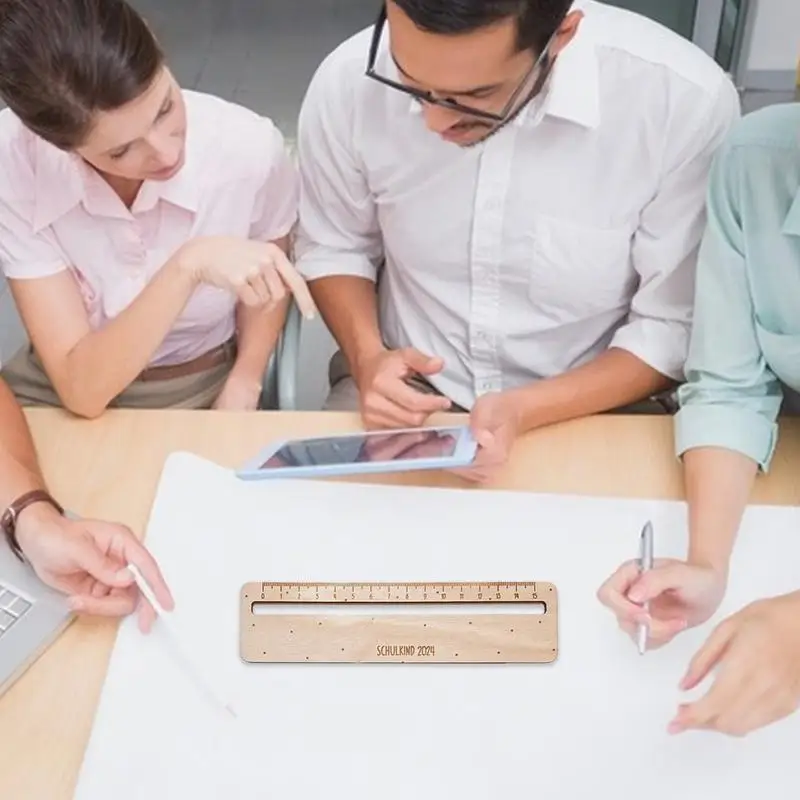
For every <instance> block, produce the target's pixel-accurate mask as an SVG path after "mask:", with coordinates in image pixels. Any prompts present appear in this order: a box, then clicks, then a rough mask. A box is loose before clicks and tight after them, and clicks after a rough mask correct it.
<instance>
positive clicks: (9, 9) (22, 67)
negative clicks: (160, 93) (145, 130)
mask: <svg viewBox="0 0 800 800" xmlns="http://www.w3.org/2000/svg"><path fill="white" fill-rule="evenodd" d="M163 63H164V56H163V53H162V51H161V49H160V47H159V45H158V43H157V42H156V40H155V37H154V36H153V34H152V33H151V32H150V29H149V28H148V27H147V25H146V24H145V22H144V20H143V19H142V18H141V17H140V16H139V14H138V13H137V12H136V11H134V10H133V8H131V6H129V5H128V4H127V3H126V2H125V1H124V0H0V97H2V99H3V100H4V101H5V102H6V104H7V105H8V107H9V108H10V109H11V110H12V111H13V112H14V113H15V114H16V115H17V116H18V117H19V118H20V119H21V121H22V122H23V124H24V125H26V126H27V127H28V128H29V129H30V130H32V131H33V132H34V133H36V134H38V135H39V136H41V137H42V138H43V139H45V140H47V141H48V142H50V143H52V144H54V145H56V146H57V147H60V148H61V149H64V150H72V149H74V148H75V147H78V146H80V145H81V144H82V143H83V142H84V141H85V139H86V137H87V136H88V135H89V132H90V131H91V128H92V122H93V118H94V115H95V114H96V113H97V112H98V111H110V110H113V109H116V108H120V107H121V106H123V105H125V104H126V103H129V102H131V101H132V100H135V99H136V98H137V97H139V96H140V95H141V94H142V93H143V92H144V91H145V90H146V89H147V88H148V87H149V86H151V85H152V83H153V80H154V79H155V78H156V76H157V75H158V72H159V70H160V68H161V66H162V65H163Z"/></svg>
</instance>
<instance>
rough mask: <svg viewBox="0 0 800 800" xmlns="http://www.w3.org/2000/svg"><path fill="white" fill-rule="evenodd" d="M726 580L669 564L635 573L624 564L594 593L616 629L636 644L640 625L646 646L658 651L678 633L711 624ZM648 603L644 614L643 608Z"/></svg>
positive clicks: (690, 566) (706, 571) (679, 563)
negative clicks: (645, 627)
mask: <svg viewBox="0 0 800 800" xmlns="http://www.w3.org/2000/svg"><path fill="white" fill-rule="evenodd" d="M726 584H727V575H726V574H724V573H722V572H718V571H716V570H714V569H712V568H710V567H706V566H701V565H696V564H690V563H687V562H684V561H674V560H671V559H661V560H657V561H656V562H655V564H654V568H653V569H652V570H650V571H648V572H645V573H644V574H640V573H639V565H638V564H637V563H636V562H635V561H629V562H627V563H626V564H623V565H622V566H621V567H620V568H619V569H618V570H617V571H616V572H615V573H614V574H613V575H612V576H611V577H610V578H609V579H608V580H607V581H606V582H605V583H604V584H603V585H602V586H601V587H600V590H599V591H598V593H597V596H598V598H599V600H600V602H601V603H602V604H603V605H605V606H607V607H608V608H609V609H610V610H611V612H612V613H613V614H614V615H615V616H616V618H617V621H618V622H619V625H620V627H621V628H622V630H624V631H625V632H626V633H627V634H628V635H630V636H631V637H633V638H635V636H636V630H637V627H638V625H639V623H645V624H647V625H648V629H649V632H648V640H647V646H648V648H650V649H654V648H658V647H662V646H663V645H665V644H667V643H668V642H670V641H672V639H674V638H675V636H677V635H678V634H679V633H680V632H681V631H684V630H686V629H687V628H692V627H695V626H697V625H701V624H702V623H704V622H706V621H707V620H708V619H710V618H711V617H712V616H713V614H714V612H716V610H717V608H719V605H720V603H721V602H722V599H723V597H724V595H725V588H726ZM645 603H649V611H645V610H644V608H643V606H644V604H645Z"/></svg>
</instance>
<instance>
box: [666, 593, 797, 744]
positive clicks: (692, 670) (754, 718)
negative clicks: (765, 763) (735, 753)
mask: <svg viewBox="0 0 800 800" xmlns="http://www.w3.org/2000/svg"><path fill="white" fill-rule="evenodd" d="M715 669H716V672H717V674H716V677H715V678H714V682H713V685H712V686H711V688H710V689H709V690H708V692H707V693H706V694H705V696H704V697H702V698H700V699H699V700H697V701H695V702H694V703H687V704H685V705H682V706H681V707H680V708H679V710H678V714H677V716H676V717H675V719H674V720H673V722H672V724H671V725H670V727H669V730H670V732H671V733H682V732H684V731H687V730H692V729H697V730H711V731H716V732H719V733H723V734H727V735H729V736H746V735H747V734H749V733H752V732H753V731H755V730H757V729H759V728H763V727H765V726H767V725H770V724H772V723H774V722H777V721H779V720H781V719H784V718H785V717H788V716H789V715H790V714H792V713H794V712H796V711H797V710H798V709H800V592H797V593H794V594H790V595H784V596H782V597H774V598H771V599H767V600H760V601H758V602H756V603H752V604H751V605H749V606H747V607H745V608H744V609H742V610H741V611H739V612H738V613H737V614H734V615H733V616H731V617H729V618H728V619H726V620H725V621H724V622H722V623H721V624H720V625H719V626H717V628H716V629H715V630H714V632H713V633H712V634H711V636H710V637H709V638H708V640H707V641H706V643H705V645H704V646H703V647H702V648H701V649H700V650H699V652H698V653H697V655H696V656H695V657H694V659H693V660H692V663H691V665H690V666H689V670H688V672H687V673H686V676H685V678H684V679H683V681H682V683H681V688H682V689H684V690H687V691H688V690H691V689H694V688H695V687H696V686H698V685H699V684H700V683H701V682H702V681H703V680H704V679H705V678H706V677H707V676H708V675H709V674H710V673H711V671H712V670H715Z"/></svg>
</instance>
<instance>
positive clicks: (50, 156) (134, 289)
mask: <svg viewBox="0 0 800 800" xmlns="http://www.w3.org/2000/svg"><path fill="white" fill-rule="evenodd" d="M183 95H184V98H185V101H186V114H187V137H186V161H185V165H184V167H183V168H182V169H181V171H180V172H179V173H178V174H177V175H176V176H175V177H173V178H171V179H169V180H167V181H163V182H156V181H146V182H145V183H144V184H143V186H142V189H141V191H140V193H139V195H138V197H137V198H136V201H135V203H134V205H133V206H132V207H131V208H130V209H128V208H126V207H125V205H124V203H123V202H122V201H121V200H120V199H119V197H118V196H117V195H116V193H115V192H114V191H113V190H112V189H111V188H110V187H109V186H108V184H107V183H106V182H105V181H104V180H103V179H102V178H101V177H100V176H99V175H98V174H97V173H96V172H95V171H94V170H92V169H91V168H90V167H89V166H88V165H86V163H85V162H84V161H83V160H82V159H81V158H80V157H78V156H75V155H73V154H69V153H65V152H62V151H61V150H58V149H57V148H55V147H53V146H52V145H50V144H48V143H47V142H45V141H43V140H42V139H41V138H39V137H37V136H36V135H34V134H32V133H30V132H29V131H28V130H27V129H26V128H24V127H23V125H22V124H21V123H20V121H19V120H18V119H17V118H16V117H15V116H14V115H13V114H12V113H11V112H10V111H9V110H7V109H6V110H4V111H2V112H0V176H1V177H0V264H1V265H2V269H3V271H4V273H5V275H6V277H7V278H10V279H26V278H41V277H46V276H48V275H53V274H55V273H57V272H60V271H63V270H70V271H71V272H72V274H73V276H74V277H75V279H76V280H77V282H78V285H79V286H80V289H81V293H82V296H83V299H84V304H85V307H86V311H87V314H88V316H89V320H90V323H91V325H92V327H93V328H95V329H96V328H100V327H102V326H103V325H104V324H105V323H106V322H108V321H109V320H111V319H113V318H114V317H115V316H116V315H117V314H119V313H120V312H121V311H122V310H123V309H125V308H126V307H127V306H128V305H129V304H130V303H131V302H132V301H133V300H134V299H135V298H136V297H137V295H138V294H139V293H140V292H141V291H142V289H144V287H145V286H146V285H147V283H148V281H149V280H150V279H151V278H152V277H153V276H154V275H155V274H156V273H157V272H158V270H159V269H160V268H161V267H162V266H163V265H164V264H165V263H166V262H167V261H168V260H169V258H170V257H171V256H172V254H173V253H174V252H175V251H176V250H177V249H178V248H179V247H180V246H181V245H183V244H184V243H185V242H187V241H189V240H190V239H193V238H196V237H200V236H238V237H243V238H249V239H257V240H261V241H270V240H274V239H278V238H280V237H283V236H285V235H287V234H288V233H289V232H290V231H291V229H292V227H293V225H294V223H295V221H296V214H297V202H298V178H297V172H296V169H295V167H294V164H293V163H292V161H291V159H290V157H289V155H288V153H287V152H286V149H285V146H284V140H283V137H282V135H281V133H280V131H278V129H277V128H276V127H275V125H274V124H273V123H272V122H271V121H270V120H269V119H266V118H264V117H261V116H259V115H257V114H255V113H254V112H252V111H250V110H248V109H246V108H243V107H242V106H239V105H236V104H233V103H230V102H227V101H225V100H222V99H220V98H217V97H213V96H211V95H206V94H201V93H197V92H191V91H184V92H183ZM235 305H236V299H235V297H234V296H233V295H232V294H231V293H229V292H226V291H223V290H220V289H216V288H213V287H210V286H200V287H199V288H198V289H197V290H196V291H195V292H194V294H193V296H192V298H191V299H190V301H189V302H188V304H187V305H186V307H185V308H184V310H183V312H182V314H181V315H180V317H179V318H178V319H177V321H176V322H175V325H174V326H173V328H172V330H171V331H170V333H169V334H168V335H167V337H166V339H165V340H164V342H163V343H162V345H161V347H160V348H159V349H158V351H157V352H156V353H155V355H154V357H153V359H152V360H151V362H150V363H151V365H153V366H155V365H159V364H174V363H181V362H184V361H188V360H190V359H192V358H195V357H196V356H199V355H202V354H203V353H205V352H207V351H208V350H210V349H212V348H214V347H216V346H217V345H219V344H222V343H223V342H225V341H227V340H228V339H229V338H230V337H231V336H232V335H233V333H234V326H235Z"/></svg>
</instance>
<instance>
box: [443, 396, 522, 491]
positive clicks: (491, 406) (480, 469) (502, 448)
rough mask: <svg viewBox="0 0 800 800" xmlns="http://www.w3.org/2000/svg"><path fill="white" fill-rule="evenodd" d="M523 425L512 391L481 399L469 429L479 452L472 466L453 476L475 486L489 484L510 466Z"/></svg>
mask: <svg viewBox="0 0 800 800" xmlns="http://www.w3.org/2000/svg"><path fill="white" fill-rule="evenodd" d="M520 424H521V423H520V417H519V412H518V410H517V405H516V398H515V397H514V395H513V394H512V393H511V392H503V393H492V394H485V395H483V396H481V397H479V398H478V400H477V401H476V402H475V405H474V406H473V407H472V413H471V414H470V430H471V431H472V436H473V438H474V439H475V441H476V442H477V444H478V451H477V454H476V456H475V460H474V461H473V462H472V465H471V466H470V467H467V468H465V469H458V470H453V471H454V473H455V474H457V475H460V476H461V477H462V478H465V479H466V480H469V481H473V482H475V483H488V482H489V481H490V480H492V479H493V478H494V477H495V475H496V474H497V472H498V471H499V470H500V468H501V467H503V466H504V465H505V464H506V463H507V461H508V458H509V456H510V455H511V448H512V446H513V444H514V441H515V440H516V438H517V436H518V435H519V431H520Z"/></svg>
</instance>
